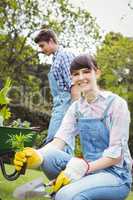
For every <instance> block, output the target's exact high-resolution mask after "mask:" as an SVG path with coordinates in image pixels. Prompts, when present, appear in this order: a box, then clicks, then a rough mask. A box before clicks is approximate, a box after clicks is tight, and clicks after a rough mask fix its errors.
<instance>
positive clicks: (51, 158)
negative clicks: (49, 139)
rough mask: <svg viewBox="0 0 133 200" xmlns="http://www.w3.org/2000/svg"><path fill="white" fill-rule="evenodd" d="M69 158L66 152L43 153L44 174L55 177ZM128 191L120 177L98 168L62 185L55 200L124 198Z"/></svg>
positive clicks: (50, 177)
mask: <svg viewBox="0 0 133 200" xmlns="http://www.w3.org/2000/svg"><path fill="white" fill-rule="evenodd" d="M71 158H72V157H71V155H69V154H67V153H66V152H63V151H60V150H57V149H54V150H53V149H51V150H49V151H48V152H47V153H45V155H44V162H43V164H42V169H43V171H44V173H45V175H47V177H48V178H49V179H50V180H52V179H54V178H56V177H57V176H58V174H59V173H60V172H61V171H62V170H64V169H65V166H66V164H67V163H68V162H69V160H70V159H71ZM129 191H130V188H129V187H128V186H127V185H126V184H124V183H123V182H122V181H121V178H120V177H118V176H116V175H114V174H112V173H110V172H107V171H105V170H99V171H97V172H95V173H92V174H88V175H87V176H85V177H83V178H81V179H80V180H78V181H75V182H73V183H70V184H69V185H66V186H64V187H62V188H61V189H60V190H59V191H58V192H57V193H56V196H55V200H62V199H63V200H124V199H125V198H126V197H127V195H128V193H129Z"/></svg>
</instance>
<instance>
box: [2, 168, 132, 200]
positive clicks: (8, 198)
mask: <svg viewBox="0 0 133 200" xmlns="http://www.w3.org/2000/svg"><path fill="white" fill-rule="evenodd" d="M13 169H14V168H13V167H12V166H9V165H7V170H8V172H10V173H11V171H12V170H13ZM42 176H43V177H44V181H47V180H46V178H45V176H44V174H43V173H41V172H39V171H36V170H27V171H26V175H25V176H21V177H20V178H18V179H17V180H16V181H12V182H10V181H7V180H5V179H4V178H3V175H2V173H1V171H0V200H15V199H14V198H13V197H12V192H13V191H14V189H15V188H16V187H17V186H19V185H21V184H24V183H26V182H28V181H30V180H32V179H35V178H38V177H42ZM32 200H48V199H47V198H32ZM126 200H133V192H132V193H131V194H130V195H129V197H128V198H127V199H126Z"/></svg>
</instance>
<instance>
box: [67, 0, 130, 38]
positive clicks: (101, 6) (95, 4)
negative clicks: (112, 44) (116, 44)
mask: <svg viewBox="0 0 133 200" xmlns="http://www.w3.org/2000/svg"><path fill="white" fill-rule="evenodd" d="M71 2H72V4H73V5H74V6H77V5H78V6H80V7H82V8H86V9H87V10H88V11H90V13H91V15H92V16H93V17H95V18H96V22H97V23H98V25H99V26H100V27H101V29H102V30H103V33H107V32H109V31H114V32H120V33H122V34H123V35H124V36H128V37H133V9H130V8H129V7H128V2H131V5H132V7H133V0H71Z"/></svg>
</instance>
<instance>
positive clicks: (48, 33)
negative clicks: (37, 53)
mask: <svg viewBox="0 0 133 200" xmlns="http://www.w3.org/2000/svg"><path fill="white" fill-rule="evenodd" d="M50 39H52V40H53V41H54V42H55V43H56V44H57V43H58V41H57V38H56V34H55V33H54V31H52V30H50V29H43V30H41V31H40V32H39V33H38V35H37V36H36V37H35V39H34V41H35V43H38V42H43V41H45V42H49V41H50Z"/></svg>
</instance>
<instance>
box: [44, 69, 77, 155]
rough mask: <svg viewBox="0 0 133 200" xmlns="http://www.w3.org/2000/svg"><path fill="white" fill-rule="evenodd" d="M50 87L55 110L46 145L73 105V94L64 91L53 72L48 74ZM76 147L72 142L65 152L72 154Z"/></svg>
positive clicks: (53, 110)
mask: <svg viewBox="0 0 133 200" xmlns="http://www.w3.org/2000/svg"><path fill="white" fill-rule="evenodd" d="M48 79H49V85H50V89H51V94H52V96H53V109H52V117H51V120H50V124H49V128H48V136H47V139H46V143H48V142H50V141H51V140H52V139H53V137H54V136H55V134H56V132H57V130H58V129H59V127H60V125H61V122H62V119H63V117H64V115H65V113H66V111H67V109H68V107H69V106H70V104H71V94H70V92H67V91H62V90H61V89H60V88H59V86H58V85H57V81H56V80H55V77H54V75H53V72H52V71H50V72H49V73H48ZM73 146H74V141H71V147H66V149H65V151H66V152H67V153H71V152H72V149H73Z"/></svg>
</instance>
